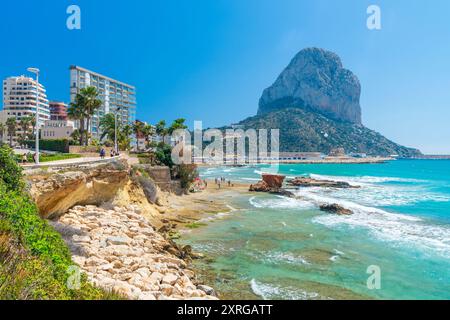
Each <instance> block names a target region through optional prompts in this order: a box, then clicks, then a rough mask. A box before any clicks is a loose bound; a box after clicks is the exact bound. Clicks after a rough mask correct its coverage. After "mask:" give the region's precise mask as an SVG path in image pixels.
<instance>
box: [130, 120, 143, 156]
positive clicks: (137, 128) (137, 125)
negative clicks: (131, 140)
mask: <svg viewBox="0 0 450 320" xmlns="http://www.w3.org/2000/svg"><path fill="white" fill-rule="evenodd" d="M144 127H145V124H144V123H143V122H142V121H139V120H136V121H135V122H134V123H133V133H134V134H135V136H136V149H137V151H139V138H140V137H141V136H142V134H143V131H144Z"/></svg>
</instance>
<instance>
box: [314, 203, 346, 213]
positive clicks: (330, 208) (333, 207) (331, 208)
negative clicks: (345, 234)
mask: <svg viewBox="0 0 450 320" xmlns="http://www.w3.org/2000/svg"><path fill="white" fill-rule="evenodd" d="M320 210H321V211H325V212H330V213H335V214H338V215H341V216H343V215H345V216H349V215H352V214H353V211H351V210H349V209H346V208H344V207H342V206H340V205H338V204H336V203H334V204H323V205H321V206H320Z"/></svg>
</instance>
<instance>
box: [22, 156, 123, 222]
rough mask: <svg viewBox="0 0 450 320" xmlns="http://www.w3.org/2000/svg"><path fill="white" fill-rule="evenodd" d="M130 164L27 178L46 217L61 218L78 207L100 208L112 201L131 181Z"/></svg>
mask: <svg viewBox="0 0 450 320" xmlns="http://www.w3.org/2000/svg"><path fill="white" fill-rule="evenodd" d="M128 175H129V173H128V165H127V164H125V163H122V162H120V161H117V162H112V163H108V164H106V165H105V164H102V165H96V166H91V167H86V168H77V169H72V170H70V171H65V172H64V171H61V172H56V173H54V174H46V173H45V172H40V173H36V174H31V175H29V176H28V177H27V178H28V180H29V182H30V184H31V189H30V193H31V196H32V197H33V199H34V200H35V202H36V204H37V205H38V208H39V212H40V214H41V216H42V217H44V218H49V217H54V216H59V215H61V214H64V213H65V212H67V210H68V209H70V208H72V207H74V206H76V205H99V204H102V203H104V202H108V201H110V200H112V199H113V198H114V197H115V196H116V194H117V192H118V191H119V190H120V189H122V188H124V186H125V185H126V184H127V182H128Z"/></svg>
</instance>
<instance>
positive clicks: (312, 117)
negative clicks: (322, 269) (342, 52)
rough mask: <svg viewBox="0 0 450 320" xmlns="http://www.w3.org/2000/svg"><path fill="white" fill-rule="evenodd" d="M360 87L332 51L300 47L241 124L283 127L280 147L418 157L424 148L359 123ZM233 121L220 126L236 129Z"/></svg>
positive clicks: (293, 150)
mask: <svg viewBox="0 0 450 320" xmlns="http://www.w3.org/2000/svg"><path fill="white" fill-rule="evenodd" d="M360 93H361V86H360V83H359V81H358V79H357V77H356V76H355V75H354V74H353V73H352V72H350V71H348V70H346V69H344V68H343V67H342V62H341V60H340V58H339V57H338V56H337V55H336V54H334V53H332V52H329V51H326V50H323V49H318V48H309V49H305V50H302V51H300V52H299V53H298V54H297V55H296V56H295V58H294V59H293V60H292V62H291V63H290V64H289V66H288V67H287V68H286V69H285V70H284V71H283V72H282V73H281V74H280V76H279V77H278V79H277V80H276V81H275V83H274V84H273V85H272V86H271V87H269V88H267V89H266V90H264V92H263V94H262V96H261V99H260V101H259V110H258V114H257V115H256V116H253V117H249V118H247V119H245V120H243V121H241V122H239V123H237V124H236V125H238V126H239V127H240V128H241V129H243V130H247V129H256V130H258V129H267V130H270V129H279V130H280V131H279V133H280V135H279V137H280V139H279V142H280V144H279V151H280V152H299V151H301V152H321V153H323V154H329V153H330V152H331V151H332V150H333V149H335V148H344V149H345V151H346V152H347V153H365V154H367V155H369V156H383V157H389V156H391V155H398V156H399V157H405V158H409V157H418V156H420V155H421V152H420V151H419V150H417V149H413V148H407V147H404V146H401V145H398V144H396V143H395V142H393V141H390V140H389V139H387V138H385V137H384V136H382V135H381V134H380V133H378V132H376V131H373V130H370V129H368V128H366V127H365V126H363V125H362V123H361V107H360V102H359V98H360ZM232 128H235V126H227V127H223V128H220V129H221V130H226V129H232Z"/></svg>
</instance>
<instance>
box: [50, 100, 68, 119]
mask: <svg viewBox="0 0 450 320" xmlns="http://www.w3.org/2000/svg"><path fill="white" fill-rule="evenodd" d="M49 106H50V120H61V121H66V120H67V104H65V103H64V102H59V101H50V103H49Z"/></svg>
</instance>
